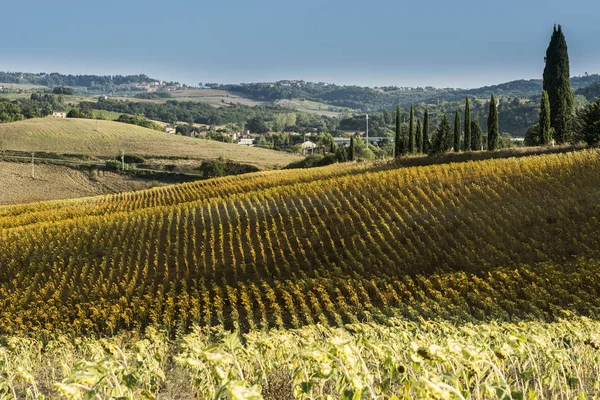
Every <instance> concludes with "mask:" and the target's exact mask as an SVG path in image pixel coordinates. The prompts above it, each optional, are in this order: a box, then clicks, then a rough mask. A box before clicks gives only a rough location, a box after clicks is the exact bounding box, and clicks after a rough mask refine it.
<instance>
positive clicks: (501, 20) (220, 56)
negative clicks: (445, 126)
mask: <svg viewBox="0 0 600 400" xmlns="http://www.w3.org/2000/svg"><path fill="white" fill-rule="evenodd" d="M24 4H25V3H23V2H17V1H11V2H6V4H3V6H2V16H3V18H2V22H0V37H2V38H3V39H2V40H1V41H0V70H2V71H20V72H61V73H72V74H98V75H116V74H121V75H126V74H139V73H145V74H147V75H149V76H151V77H154V78H158V79H163V80H168V81H179V82H181V83H186V84H189V85H197V84H198V83H199V82H204V83H206V82H219V83H240V82H264V81H276V80H280V79H304V80H306V81H313V82H321V81H322V82H330V83H337V84H346V85H361V86H391V85H396V86H413V87H416V86H436V87H460V88H474V87H480V86H484V85H492V84H497V83H502V82H506V81H510V80H514V79H533V78H541V75H542V71H543V68H544V55H545V51H546V47H547V45H548V41H549V39H550V35H551V33H552V27H553V25H554V24H556V23H559V24H561V25H562V27H563V31H564V33H565V36H566V39H567V43H568V46H569V54H570V61H571V75H572V76H575V75H582V74H584V73H585V72H588V73H590V74H591V73H600V40H599V39H600V24H599V23H598V21H600V1H598V0H570V1H566V0H560V1H559V0H518V1H515V0H503V1H493V2H492V1H487V0H477V1H474V0H456V1H448V0H429V1H419V0H412V1H404V0H387V1H386V0H370V1H360V2H359V1H355V0H344V1H338V0H303V1H294V2H291V1H288V0H212V1H205V0H195V1H194V0H169V1H159V0H144V1H141V0H103V1H82V0H54V1H46V0H44V1H41V0H30V1H28V2H26V6H24Z"/></svg>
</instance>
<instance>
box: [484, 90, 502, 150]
mask: <svg viewBox="0 0 600 400" xmlns="http://www.w3.org/2000/svg"><path fill="white" fill-rule="evenodd" d="M487 128H488V135H487V136H488V150H490V151H494V150H496V149H497V148H498V137H499V136H500V134H499V132H498V131H499V129H498V104H497V103H496V98H495V97H494V93H492V97H491V98H490V110H489V113H488V121H487Z"/></svg>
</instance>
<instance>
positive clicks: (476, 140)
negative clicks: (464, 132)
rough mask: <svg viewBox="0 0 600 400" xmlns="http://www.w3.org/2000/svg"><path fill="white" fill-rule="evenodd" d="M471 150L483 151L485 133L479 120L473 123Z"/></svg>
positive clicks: (476, 119)
mask: <svg viewBox="0 0 600 400" xmlns="http://www.w3.org/2000/svg"><path fill="white" fill-rule="evenodd" d="M471 150H475V151H478V150H483V132H482V131H481V125H480V124H479V119H478V118H475V119H474V120H473V121H471Z"/></svg>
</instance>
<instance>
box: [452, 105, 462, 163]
mask: <svg viewBox="0 0 600 400" xmlns="http://www.w3.org/2000/svg"><path fill="white" fill-rule="evenodd" d="M453 137H454V151H456V152H459V151H460V114H459V112H458V108H457V109H456V115H454V135H453Z"/></svg>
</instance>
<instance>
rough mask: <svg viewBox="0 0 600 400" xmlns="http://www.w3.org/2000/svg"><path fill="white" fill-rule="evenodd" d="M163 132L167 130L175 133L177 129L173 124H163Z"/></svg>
mask: <svg viewBox="0 0 600 400" xmlns="http://www.w3.org/2000/svg"><path fill="white" fill-rule="evenodd" d="M165 132H167V133H177V129H176V128H175V127H174V126H165Z"/></svg>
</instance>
